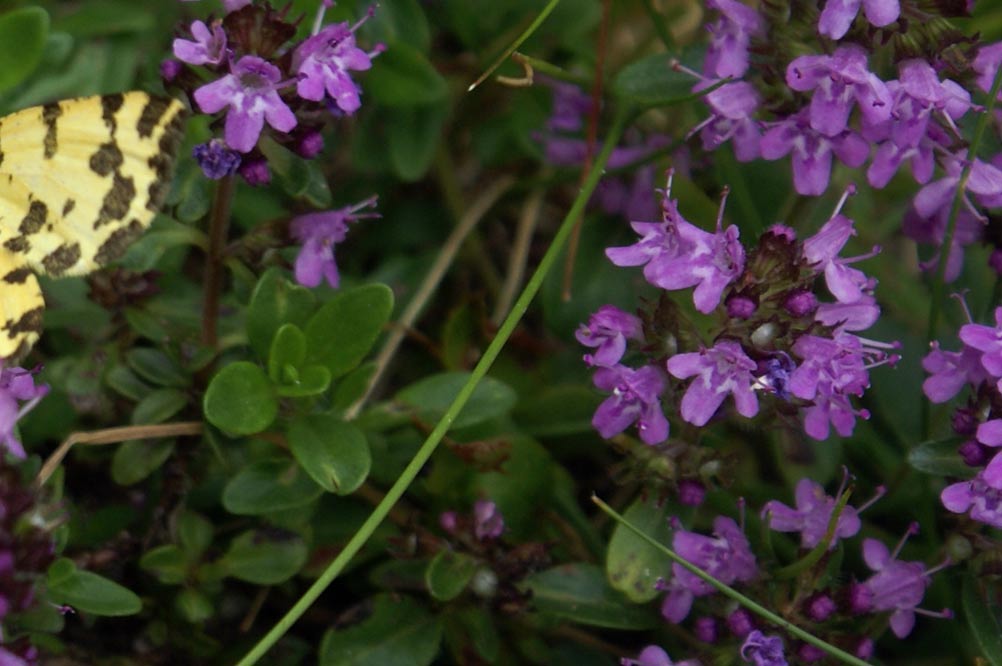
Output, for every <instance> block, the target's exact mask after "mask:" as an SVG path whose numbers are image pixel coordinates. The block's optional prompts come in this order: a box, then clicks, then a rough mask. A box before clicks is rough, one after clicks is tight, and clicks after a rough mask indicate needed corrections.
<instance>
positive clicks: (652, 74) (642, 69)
mask: <svg viewBox="0 0 1002 666" xmlns="http://www.w3.org/2000/svg"><path fill="white" fill-rule="evenodd" d="M700 54H701V50H700ZM673 59H674V56H672V55H671V54H669V53H656V54H654V55H649V56H647V57H646V58H641V59H640V60H637V61H634V62H632V63H630V64H629V65H627V66H626V67H624V68H623V69H622V70H620V72H619V75H618V76H617V77H616V80H615V81H614V82H613V84H612V91H613V94H615V95H616V97H619V98H620V99H621V100H623V101H625V102H629V103H632V104H636V105H638V106H647V107H653V106H670V105H672V104H678V103H679V102H684V101H686V100H689V99H694V98H696V97H698V96H699V95H700V93H694V92H692V87H693V86H694V85H695V84H696V79H694V78H693V77H692V76H691V75H690V74H686V73H685V72H677V71H675V70H673V69H672V67H671V61H672V60H673ZM699 59H701V58H699ZM699 59H697V57H696V56H695V55H694V54H687V55H686V56H684V57H683V61H685V62H693V63H694V62H698V61H699ZM697 68H698V67H697Z"/></svg>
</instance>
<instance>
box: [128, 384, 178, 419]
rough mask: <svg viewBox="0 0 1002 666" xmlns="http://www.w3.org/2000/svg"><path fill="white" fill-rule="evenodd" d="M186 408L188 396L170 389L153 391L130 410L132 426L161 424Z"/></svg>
mask: <svg viewBox="0 0 1002 666" xmlns="http://www.w3.org/2000/svg"><path fill="white" fill-rule="evenodd" d="M187 406H188V394H187V393H185V392H184V391H179V390H177V389H172V388H163V389H158V390H156V391H153V392H152V393H150V394H149V395H148V396H146V397H145V398H143V399H142V400H140V401H139V404H137V405H136V407H135V409H133V410H132V424H133V425H153V424H156V423H163V422H164V421H167V420H169V419H170V418H171V417H172V416H174V415H175V414H177V413H178V412H180V411H181V410H182V409H184V408H185V407H187Z"/></svg>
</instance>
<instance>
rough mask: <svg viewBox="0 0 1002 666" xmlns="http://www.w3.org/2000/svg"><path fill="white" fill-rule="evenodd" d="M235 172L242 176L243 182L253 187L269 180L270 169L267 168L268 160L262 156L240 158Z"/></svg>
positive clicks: (264, 183) (265, 183)
mask: <svg viewBox="0 0 1002 666" xmlns="http://www.w3.org/2000/svg"><path fill="white" fill-rule="evenodd" d="M237 173H239V174H240V175H241V176H242V177H243V179H244V182H246V183H247V184H248V185H251V186H253V187H259V186H261V185H267V184H268V183H270V182H271V169H270V168H268V160H266V159H265V158H264V157H263V156H261V157H255V158H251V159H245V160H242V161H241V162H240V166H239V167H237Z"/></svg>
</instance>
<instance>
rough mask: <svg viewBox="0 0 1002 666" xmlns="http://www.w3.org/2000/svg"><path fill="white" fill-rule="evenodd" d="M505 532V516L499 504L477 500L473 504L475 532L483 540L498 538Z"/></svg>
mask: <svg viewBox="0 0 1002 666" xmlns="http://www.w3.org/2000/svg"><path fill="white" fill-rule="evenodd" d="M502 532H504V517H503V516H502V515H501V511H500V510H498V506H497V504H495V503H494V502H491V501H489V500H477V501H476V502H475V503H474V504H473V534H474V535H475V536H476V537H477V538H478V539H480V540H481V541H488V540H492V539H497V538H498V537H499V536H501V533H502Z"/></svg>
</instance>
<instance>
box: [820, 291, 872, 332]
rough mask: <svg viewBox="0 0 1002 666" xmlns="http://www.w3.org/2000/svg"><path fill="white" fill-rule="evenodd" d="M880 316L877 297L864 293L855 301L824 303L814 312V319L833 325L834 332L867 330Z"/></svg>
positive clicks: (826, 324)
mask: <svg viewBox="0 0 1002 666" xmlns="http://www.w3.org/2000/svg"><path fill="white" fill-rule="evenodd" d="M879 317H880V306H879V305H877V299H875V298H874V297H873V296H870V295H869V294H863V295H862V296H860V297H859V300H857V301H854V302H853V303H822V304H821V305H819V306H818V309H817V311H816V312H815V313H814V320H815V321H819V322H821V323H822V324H824V325H825V326H831V327H832V328H833V329H834V333H836V334H838V333H846V332H851V331H865V330H866V329H868V328H870V327H871V326H873V325H874V324H875V323H876V322H877V319H878V318H879Z"/></svg>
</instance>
